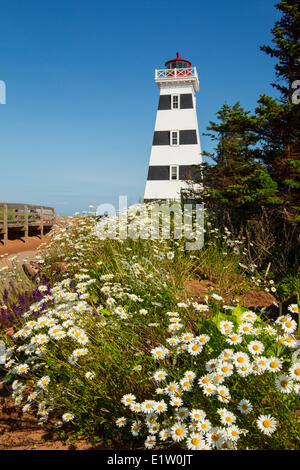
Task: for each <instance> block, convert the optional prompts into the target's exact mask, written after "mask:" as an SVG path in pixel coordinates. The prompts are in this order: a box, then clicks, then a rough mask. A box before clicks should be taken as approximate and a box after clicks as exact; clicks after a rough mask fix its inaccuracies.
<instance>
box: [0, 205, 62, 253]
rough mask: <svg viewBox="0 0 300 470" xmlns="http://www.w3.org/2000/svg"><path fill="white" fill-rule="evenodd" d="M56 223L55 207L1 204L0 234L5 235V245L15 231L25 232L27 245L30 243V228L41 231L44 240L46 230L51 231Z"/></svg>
mask: <svg viewBox="0 0 300 470" xmlns="http://www.w3.org/2000/svg"><path fill="white" fill-rule="evenodd" d="M55 221H56V212H55V209H54V208H53V207H45V206H34V205H32V204H13V203H6V202H0V234H3V242H4V245H6V244H7V240H8V237H9V234H10V233H11V232H13V231H15V232H16V231H22V232H24V237H25V243H26V242H27V241H28V232H29V229H30V228H31V229H35V230H39V231H40V235H41V238H42V237H43V236H44V230H49V229H50V228H51V227H52V226H53V225H54V224H55Z"/></svg>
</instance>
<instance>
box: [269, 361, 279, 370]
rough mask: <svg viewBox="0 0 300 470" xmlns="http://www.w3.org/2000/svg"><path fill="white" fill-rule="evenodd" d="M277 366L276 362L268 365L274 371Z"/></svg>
mask: <svg viewBox="0 0 300 470" xmlns="http://www.w3.org/2000/svg"><path fill="white" fill-rule="evenodd" d="M277 366H278V362H276V361H272V362H271V363H270V367H272V369H275V368H276V367H277Z"/></svg>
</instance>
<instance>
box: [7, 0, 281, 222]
mask: <svg viewBox="0 0 300 470" xmlns="http://www.w3.org/2000/svg"><path fill="white" fill-rule="evenodd" d="M276 3H277V1H275V0H228V1H224V0H214V1H211V2H209V1H206V0H205V1H204V0H190V1H189V2H183V1H177V0H173V1H164V0H159V1H158V0H152V1H148V0H145V1H143V2H141V1H136V0H134V1H128V2H124V1H122V2H121V1H119V0H115V1H114V2H107V1H101V0H72V1H71V0H60V1H58V0H51V1H49V0H43V1H40V0H18V1H17V0H0V25H1V26H0V80H3V81H5V83H6V92H7V95H6V104H5V105H0V200H2V201H7V202H20V203H21V202H24V203H31V204H44V205H50V206H54V207H55V208H56V210H57V212H58V213H59V214H61V215H72V214H73V213H74V212H75V211H82V210H86V209H87V207H88V205H90V204H92V205H95V206H97V205H99V204H101V203H112V204H117V201H118V196H119V195H127V197H128V202H129V203H130V204H132V203H135V202H137V201H138V200H139V198H141V197H143V194H144V187H145V181H146V175H147V171H148V163H149V156H150V151H151V143H152V137H153V130H154V122H155V114H156V109H157V103H158V96H159V89H158V87H157V85H156V84H155V82H154V70H155V69H156V68H163V67H164V63H165V61H166V60H168V59H172V58H174V57H175V56H176V51H179V52H180V55H181V56H182V57H184V58H187V59H189V60H191V62H192V64H193V66H196V67H197V71H198V75H199V79H200V91H199V93H198V96H197V114H198V123H199V130H200V135H201V134H202V133H203V132H205V131H206V126H207V125H208V124H209V121H210V120H215V119H216V113H217V111H218V110H219V109H220V108H221V106H222V105H223V104H224V103H225V102H226V103H228V104H234V103H235V102H236V101H240V102H241V105H242V106H243V107H244V108H245V109H249V110H253V109H254V108H255V105H256V101H257V99H258V97H259V95H260V94H263V93H267V94H272V95H273V96H276V94H275V90H274V89H273V88H272V87H271V86H270V83H271V82H272V81H274V61H273V60H272V59H270V58H269V57H268V56H267V55H266V54H264V53H263V52H261V51H260V50H259V46H260V45H264V44H270V43H271V39H272V35H271V33H270V30H271V28H272V27H273V25H274V22H275V21H276V20H277V19H278V18H279V13H278V11H277V10H276V9H275V7H274V5H275V4H276ZM201 146H202V149H205V150H208V151H210V150H212V143H211V142H210V139H209V138H208V137H205V136H201Z"/></svg>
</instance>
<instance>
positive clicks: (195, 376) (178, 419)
mask: <svg viewBox="0 0 300 470" xmlns="http://www.w3.org/2000/svg"><path fill="white" fill-rule="evenodd" d="M216 300H219V299H216ZM177 305H178V307H179V308H180V309H188V308H191V307H193V308H194V309H195V310H198V311H201V310H204V311H207V310H208V306H207V305H204V306H201V305H199V304H195V303H193V304H192V303H190V302H180V303H178V304H177ZM224 309H225V310H226V311H227V312H230V311H233V310H234V309H233V308H229V306H224ZM166 315H167V316H168V317H169V321H170V325H169V327H168V328H167V332H168V333H169V335H170V333H171V336H169V337H168V338H167V339H166V342H167V343H168V347H165V346H163V345H160V346H157V347H155V348H153V349H152V350H151V355H152V357H153V358H154V359H156V360H157V361H158V362H159V363H160V365H163V364H165V365H166V367H161V368H160V369H158V370H157V371H156V372H155V373H154V375H153V379H154V382H155V384H156V386H157V388H156V389H155V394H156V395H157V396H158V397H159V399H149V400H144V401H142V402H138V401H137V400H136V397H135V396H134V395H132V394H129V395H124V396H123V398H122V400H121V402H122V403H123V405H125V407H126V408H127V410H129V411H130V412H133V413H134V415H135V416H134V418H132V417H126V418H125V417H123V418H124V420H126V423H125V421H124V422H123V423H124V426H125V424H129V425H131V432H132V435H133V436H140V437H142V436H144V437H145V436H146V439H145V447H146V448H148V449H150V448H154V447H155V446H157V445H159V446H164V445H165V443H166V444H167V445H168V446H169V445H170V444H172V443H180V445H181V446H182V447H183V448H187V449H193V450H201V449H205V450H207V449H220V450H221V449H237V448H238V441H239V440H240V439H241V438H243V442H245V440H244V439H246V436H247V434H248V433H249V432H250V431H249V429H245V428H244V427H243V423H244V421H243V419H245V418H243V417H246V416H248V415H249V416H251V421H252V422H255V429H256V432H261V433H262V434H263V435H265V436H271V435H273V433H275V432H276V431H277V429H278V426H280V424H279V423H278V420H277V419H276V417H274V416H272V415H270V414H268V413H267V414H265V413H263V412H262V410H261V409H259V410H258V409H257V407H256V408H255V407H254V405H253V404H252V403H251V401H250V400H249V399H248V398H246V397H244V398H242V399H239V400H238V401H237V398H236V397H235V396H234V387H233V385H234V384H235V383H239V384H241V383H242V381H243V380H247V379H248V378H249V377H251V376H252V377H254V378H255V377H256V376H262V375H264V374H265V375H267V376H268V379H269V380H271V381H272V382H273V387H274V388H275V389H276V390H277V392H279V393H281V394H293V396H296V395H299V385H300V363H299V362H294V363H292V362H291V361H287V360H286V359H283V357H279V356H275V355H274V354H273V350H274V345H276V343H277V344H280V345H282V346H283V347H286V348H287V349H291V350H293V349H294V348H295V347H296V342H295V338H294V337H293V333H294V331H295V329H296V327H297V325H296V322H294V321H293V320H292V319H291V318H290V316H289V315H286V316H280V317H279V318H278V319H277V320H276V322H275V326H274V327H271V326H270V325H265V324H263V323H262V321H261V320H260V318H259V317H258V316H257V314H256V313H254V312H252V311H244V313H242V314H241V315H240V318H239V322H237V321H236V319H235V317H234V316H232V318H230V315H228V318H230V319H228V320H221V321H220V322H219V324H218V327H219V332H220V335H221V337H223V343H224V342H225V344H226V343H227V346H228V347H226V346H225V348H223V349H222V350H221V352H220V353H219V354H218V355H215V356H214V357H212V354H210V355H208V354H207V353H205V350H206V348H208V350H209V351H210V352H211V353H212V352H213V349H212V348H210V342H211V337H210V335H208V334H206V333H203V334H201V333H200V334H198V335H195V334H194V333H191V332H189V331H184V332H181V331H180V330H181V328H182V329H183V322H182V320H181V318H180V314H179V313H178V312H177V311H170V312H167V313H166ZM173 325H179V328H176V329H175V330H174V329H173ZM174 331H175V332H176V334H174ZM286 335H290V337H291V341H286ZM282 338H284V340H282ZM270 352H271V353H270ZM183 356H184V358H185V359H186V358H187V357H188V356H190V358H191V360H192V364H193V368H192V369H191V370H186V371H185V372H184V373H183V375H182V376H181V377H180V376H179V377H178V373H177V379H174V371H173V370H172V368H171V371H170V363H171V362H173V364H182V365H183V364H184V363H185V362H184V361H182V362H180V358H183ZM170 361H171V362H170ZM203 365H204V367H203ZM177 370H180V367H179V366H178V367H177ZM244 390H245V394H246V395H247V387H246V386H245V389H244ZM209 401H211V404H212V403H213V410H214V412H212V405H211V404H209ZM200 403H201V407H199V406H198V407H197V404H200ZM203 403H205V404H206V405H205V406H203ZM218 403H219V407H218V405H217V404H218ZM228 407H229V408H228ZM207 409H209V410H210V413H209V415H208V412H207ZM132 419H133V423H132ZM147 434H148V435H147ZM250 445H251V444H250ZM248 446H249V444H248Z"/></svg>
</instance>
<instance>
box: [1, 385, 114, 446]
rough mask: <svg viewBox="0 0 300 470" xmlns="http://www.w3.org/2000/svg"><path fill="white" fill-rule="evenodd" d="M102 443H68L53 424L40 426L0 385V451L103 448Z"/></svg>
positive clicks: (82, 441) (83, 441)
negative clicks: (53, 428)
mask: <svg viewBox="0 0 300 470" xmlns="http://www.w3.org/2000/svg"><path fill="white" fill-rule="evenodd" d="M103 449H105V447H104V446H103V444H99V445H97V446H93V445H91V444H90V443H89V442H88V441H86V440H84V439H82V440H78V441H77V442H76V443H74V444H65V443H64V442H63V441H62V440H60V439H59V438H58V436H57V434H55V433H54V432H53V431H51V427H50V426H46V427H41V426H39V424H38V421H37V418H36V417H35V416H34V415H32V414H30V413H22V410H21V407H20V406H19V407H18V408H17V407H16V406H15V404H14V400H13V399H12V398H11V396H10V394H9V392H8V390H7V389H6V388H4V386H3V385H0V451H1V450H103Z"/></svg>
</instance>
